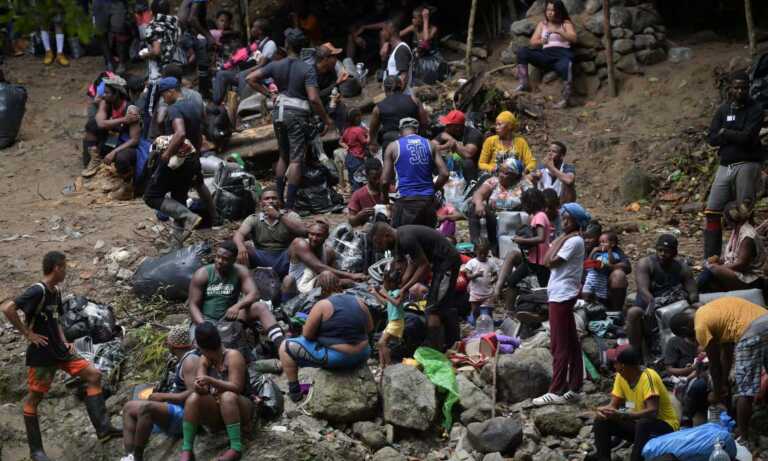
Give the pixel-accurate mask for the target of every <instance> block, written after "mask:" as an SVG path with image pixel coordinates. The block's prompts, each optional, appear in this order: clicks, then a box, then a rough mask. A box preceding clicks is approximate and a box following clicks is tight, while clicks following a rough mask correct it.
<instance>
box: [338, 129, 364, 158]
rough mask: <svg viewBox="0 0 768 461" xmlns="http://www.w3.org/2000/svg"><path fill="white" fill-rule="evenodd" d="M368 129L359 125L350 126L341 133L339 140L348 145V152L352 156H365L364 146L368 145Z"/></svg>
mask: <svg viewBox="0 0 768 461" xmlns="http://www.w3.org/2000/svg"><path fill="white" fill-rule="evenodd" d="M367 139H368V130H366V129H365V128H363V127H361V126H350V127H348V128H347V129H346V130H344V134H343V135H341V142H343V143H344V144H346V145H347V146H348V147H349V153H350V154H352V155H353V156H354V157H357V158H363V157H365V148H366V147H368V142H367Z"/></svg>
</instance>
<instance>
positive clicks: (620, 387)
mask: <svg viewBox="0 0 768 461" xmlns="http://www.w3.org/2000/svg"><path fill="white" fill-rule="evenodd" d="M611 394H613V395H614V396H615V397H618V398H620V399H622V400H624V405H625V406H626V407H627V409H628V410H629V412H630V413H634V412H638V411H642V410H644V409H645V401H646V400H648V399H649V398H651V397H656V396H658V397H659V409H658V410H657V412H656V417H657V418H658V419H660V420H662V421H664V422H665V423H667V424H669V426H670V427H671V428H672V429H673V430H678V429H680V419H679V418H678V416H677V411H675V407H674V406H672V401H671V400H670V398H669V391H667V388H666V387H664V383H663V382H662V381H661V376H659V374H658V373H656V371H654V370H652V369H651V368H646V369H645V370H643V374H642V375H640V379H638V380H637V383H636V384H635V387H630V386H629V383H628V382H627V380H626V379H624V378H622V376H621V375H620V374H618V373H616V378H615V379H614V381H613V391H611Z"/></svg>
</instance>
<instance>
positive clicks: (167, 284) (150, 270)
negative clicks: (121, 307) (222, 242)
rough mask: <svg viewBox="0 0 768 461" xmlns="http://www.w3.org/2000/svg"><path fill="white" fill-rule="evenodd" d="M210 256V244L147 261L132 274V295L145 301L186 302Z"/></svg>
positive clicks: (195, 246) (184, 249)
mask: <svg viewBox="0 0 768 461" xmlns="http://www.w3.org/2000/svg"><path fill="white" fill-rule="evenodd" d="M210 252H211V245H210V244H208V243H199V244H197V245H192V246H189V247H186V248H182V249H181V250H178V251H175V252H173V253H169V254H167V255H165V256H160V257H158V258H148V259H146V260H145V261H144V262H142V263H141V265H140V266H139V267H138V268H137V269H136V272H135V273H134V274H133V279H132V283H131V284H132V286H133V292H134V293H136V295H138V296H139V297H142V298H150V297H152V296H154V295H155V294H160V295H162V296H164V297H165V298H167V299H170V300H173V301H185V300H186V299H187V294H188V292H189V283H190V282H191V281H192V275H194V273H195V271H196V270H198V269H200V268H201V267H202V266H203V261H202V257H203V256H204V255H207V254H209V253H210Z"/></svg>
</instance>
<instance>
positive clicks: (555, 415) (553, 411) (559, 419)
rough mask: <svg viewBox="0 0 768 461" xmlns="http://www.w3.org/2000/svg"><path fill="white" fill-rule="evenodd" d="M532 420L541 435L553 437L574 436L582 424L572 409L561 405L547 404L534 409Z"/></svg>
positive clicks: (577, 433)
mask: <svg viewBox="0 0 768 461" xmlns="http://www.w3.org/2000/svg"><path fill="white" fill-rule="evenodd" d="M533 422H534V424H536V429H538V430H539V432H540V433H541V435H543V436H548V435H551V436H555V437H576V436H577V435H579V431H580V430H581V427H582V426H583V424H582V422H581V419H580V418H579V416H578V414H577V413H576V412H575V411H574V410H573V409H570V408H568V407H562V406H557V407H555V406H548V407H543V408H539V409H537V410H535V411H534V412H533Z"/></svg>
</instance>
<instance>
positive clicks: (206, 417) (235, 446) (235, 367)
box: [179, 255, 253, 461]
mask: <svg viewBox="0 0 768 461" xmlns="http://www.w3.org/2000/svg"><path fill="white" fill-rule="evenodd" d="M233 256H234V255H233ZM195 343H197V347H198V349H200V352H201V354H202V357H201V358H200V363H199V364H198V366H197V374H196V378H195V382H194V392H192V393H191V394H190V395H189V397H188V398H187V401H186V404H185V405H184V422H183V423H182V433H183V436H184V439H183V442H182V446H181V457H180V458H179V459H180V461H194V459H195V455H194V451H193V449H194V444H195V436H196V435H197V428H198V426H200V425H201V424H202V425H204V426H205V427H206V428H208V429H211V430H213V431H218V430H222V429H225V430H226V431H227V437H228V438H229V449H228V450H226V451H225V452H224V453H222V454H221V455H220V456H219V457H218V458H216V459H217V460H218V461H237V460H239V459H240V458H241V457H242V452H243V443H242V435H241V432H245V433H246V434H248V433H249V432H250V430H251V421H252V418H253V391H252V389H251V383H250V380H249V379H248V368H247V367H246V365H245V359H244V358H243V354H241V353H240V351H238V350H237V349H227V348H225V347H224V346H223V344H222V343H221V336H219V330H217V329H216V326H215V325H214V324H212V323H211V322H203V323H202V324H200V325H198V326H197V328H196V329H195Z"/></svg>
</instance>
